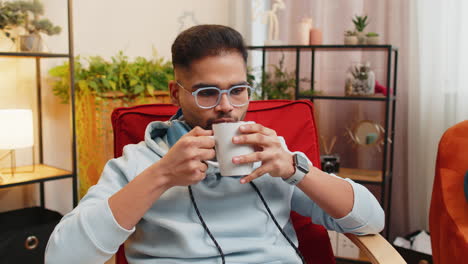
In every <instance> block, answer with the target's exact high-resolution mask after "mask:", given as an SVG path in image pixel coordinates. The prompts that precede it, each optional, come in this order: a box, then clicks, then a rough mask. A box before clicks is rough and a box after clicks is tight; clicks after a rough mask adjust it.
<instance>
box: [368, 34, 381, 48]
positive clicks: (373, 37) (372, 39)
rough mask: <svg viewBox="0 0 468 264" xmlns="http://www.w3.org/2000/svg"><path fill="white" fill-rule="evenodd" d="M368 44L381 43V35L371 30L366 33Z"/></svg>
mask: <svg viewBox="0 0 468 264" xmlns="http://www.w3.org/2000/svg"><path fill="white" fill-rule="evenodd" d="M366 42H367V45H379V43H380V36H379V34H377V33H375V32H369V33H367V34H366Z"/></svg>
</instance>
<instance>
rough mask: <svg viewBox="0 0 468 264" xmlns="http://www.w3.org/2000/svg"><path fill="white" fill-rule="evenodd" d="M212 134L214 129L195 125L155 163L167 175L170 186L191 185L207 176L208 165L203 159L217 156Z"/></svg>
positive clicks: (159, 172)
mask: <svg viewBox="0 0 468 264" xmlns="http://www.w3.org/2000/svg"><path fill="white" fill-rule="evenodd" d="M212 135H213V131H212V130H204V129H202V128H200V127H198V126H197V127H195V128H194V129H192V130H191V131H190V132H189V133H187V134H185V135H184V136H182V137H181V138H180V139H179V140H178V141H177V143H176V144H175V145H174V146H172V147H171V149H169V152H167V154H166V155H164V157H163V158H162V159H161V160H159V161H158V162H157V163H156V164H155V166H157V168H155V169H157V170H158V174H160V175H161V176H162V177H165V179H166V181H167V184H166V185H167V186H168V187H173V186H187V185H191V184H194V183H197V182H199V181H201V180H203V179H204V178H205V177H206V173H205V172H206V170H207V169H208V166H207V165H206V164H205V163H204V162H203V161H204V160H211V159H213V158H214V157H215V150H214V146H215V141H214V139H213V138H212V137H210V136H212Z"/></svg>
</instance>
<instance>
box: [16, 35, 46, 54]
mask: <svg viewBox="0 0 468 264" xmlns="http://www.w3.org/2000/svg"><path fill="white" fill-rule="evenodd" d="M19 51H26V52H41V51H42V38H41V35H39V34H29V35H21V36H19Z"/></svg>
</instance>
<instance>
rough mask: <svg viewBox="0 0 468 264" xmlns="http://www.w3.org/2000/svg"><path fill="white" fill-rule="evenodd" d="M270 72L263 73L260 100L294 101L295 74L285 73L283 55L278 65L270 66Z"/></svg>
mask: <svg viewBox="0 0 468 264" xmlns="http://www.w3.org/2000/svg"><path fill="white" fill-rule="evenodd" d="M270 67H272V68H273V71H272V72H267V71H265V72H264V73H263V76H262V82H261V83H260V84H259V85H260V87H261V91H262V92H261V98H262V99H294V89H293V87H294V86H295V84H296V76H295V72H294V71H292V72H287V71H286V69H285V68H284V55H283V56H282V57H281V59H280V61H279V64H278V65H276V64H272V65H270Z"/></svg>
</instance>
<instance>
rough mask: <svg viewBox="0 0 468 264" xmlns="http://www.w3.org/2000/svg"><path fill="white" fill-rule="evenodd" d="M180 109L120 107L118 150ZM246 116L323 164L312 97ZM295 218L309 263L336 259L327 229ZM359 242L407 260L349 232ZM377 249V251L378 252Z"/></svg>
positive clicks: (255, 108)
mask: <svg viewBox="0 0 468 264" xmlns="http://www.w3.org/2000/svg"><path fill="white" fill-rule="evenodd" d="M176 110H177V107H175V106H173V105H170V104H150V105H140V106H134V107H128V108H117V109H115V110H114V112H113V113H112V117H111V118H112V125H113V129H114V154H115V156H116V157H119V156H121V155H122V149H123V147H124V146H125V145H127V144H131V143H138V142H140V141H141V140H143V135H144V131H145V128H146V125H147V124H148V123H149V122H151V121H155V120H159V121H165V120H168V119H169V118H170V117H171V116H172V115H173V114H174V113H175V112H176ZM246 120H253V121H256V122H258V123H261V124H263V125H265V126H267V127H270V128H272V129H275V130H276V132H277V133H278V135H280V136H283V137H284V138H285V140H286V143H287V145H288V147H289V149H291V150H293V151H301V152H303V153H305V154H306V155H307V156H308V157H309V159H310V160H311V161H312V162H313V164H314V165H315V166H320V154H319V145H318V140H317V139H318V136H317V129H316V126H315V121H314V116H313V106H312V104H311V103H310V102H309V101H288V100H270V101H252V102H251V103H250V106H249V109H248V113H247V116H246ZM291 218H292V222H293V225H294V228H295V230H296V233H297V236H298V240H299V250H300V251H301V253H302V255H303V256H304V258H305V260H306V261H307V263H320V264H330V263H335V259H334V256H333V251H332V248H331V245H330V240H329V237H328V233H327V232H326V230H325V229H324V228H323V227H322V226H319V225H315V224H313V223H312V222H311V220H310V219H309V218H307V217H303V216H301V215H299V214H297V213H295V212H291ZM348 237H349V238H350V239H351V240H353V242H355V244H356V245H357V246H359V247H360V248H363V249H364V252H366V253H369V255H368V256H369V259H371V261H373V263H384V262H378V261H379V260H384V259H389V260H391V261H390V262H388V263H404V261H402V259H401V257H400V256H399V255H398V253H396V251H395V250H394V249H393V248H392V247H391V246H390V245H389V244H388V242H386V241H385V239H383V238H382V237H381V236H379V235H376V236H366V237H358V236H354V235H349V236H348ZM374 253H375V254H374ZM116 263H118V264H126V263H127V261H126V258H125V253H124V250H123V246H121V248H120V249H119V251H118V252H117V256H116Z"/></svg>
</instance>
